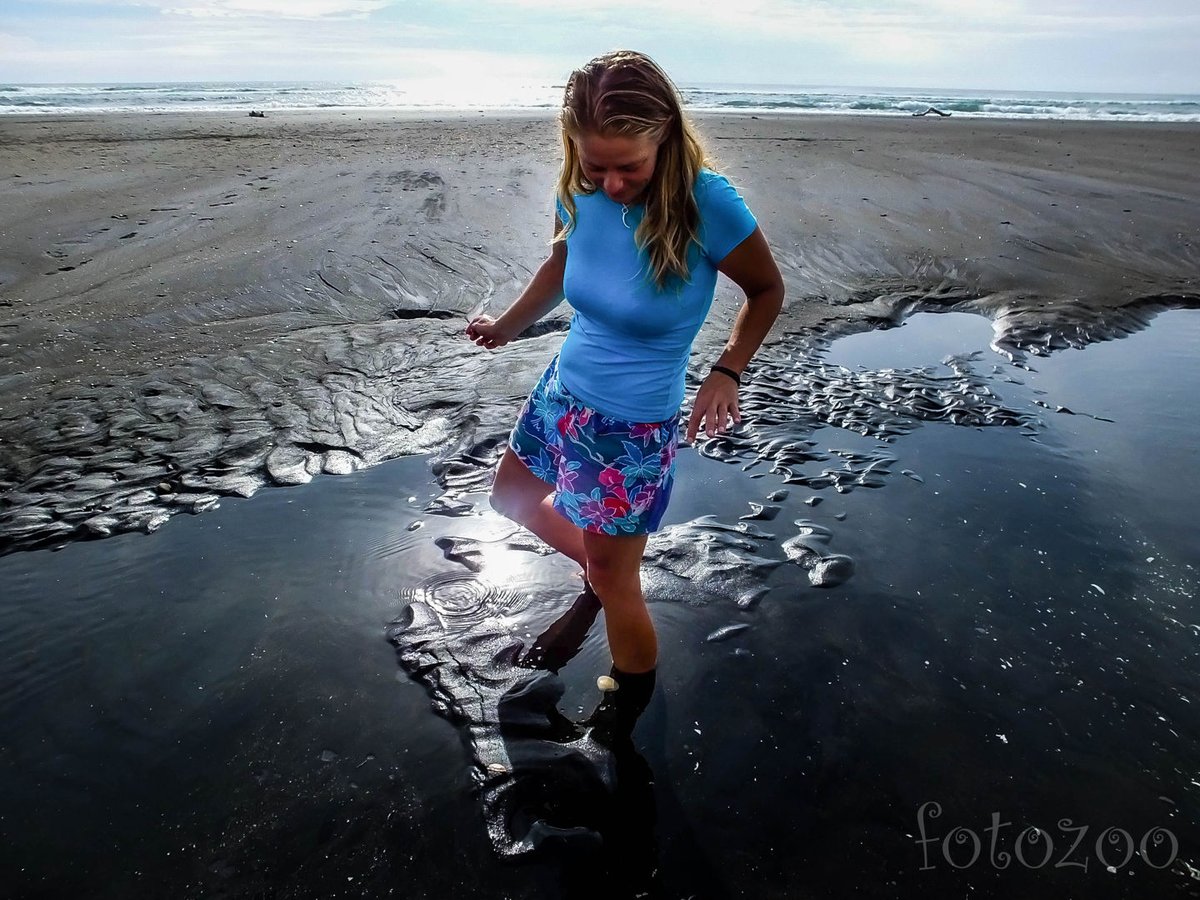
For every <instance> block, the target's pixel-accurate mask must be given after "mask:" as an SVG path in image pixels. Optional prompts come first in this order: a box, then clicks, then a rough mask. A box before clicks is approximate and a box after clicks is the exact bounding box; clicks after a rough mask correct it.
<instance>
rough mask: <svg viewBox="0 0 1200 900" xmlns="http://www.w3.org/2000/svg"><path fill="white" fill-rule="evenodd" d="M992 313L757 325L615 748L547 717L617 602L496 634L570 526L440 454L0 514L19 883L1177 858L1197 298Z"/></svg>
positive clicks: (12, 867) (581, 674)
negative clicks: (1035, 334) (792, 369)
mask: <svg viewBox="0 0 1200 900" xmlns="http://www.w3.org/2000/svg"><path fill="white" fill-rule="evenodd" d="M990 335H991V325H990V323H989V322H988V320H987V319H984V318H982V317H978V316H971V315H965V314H939V315H933V314H919V315H916V316H913V317H911V318H910V319H909V320H907V321H906V322H905V323H904V324H903V325H902V326H901V327H899V328H896V329H891V330H888V331H877V332H868V333H863V334H859V335H853V336H850V337H846V338H843V339H841V340H838V341H835V342H834V343H833V344H832V345H830V346H829V347H828V348H824V347H822V346H815V347H812V348H808V349H805V348H799V347H798V348H795V349H794V357H789V356H788V354H789V353H792V352H793V350H785V351H780V352H779V353H778V354H777V355H776V359H775V362H774V363H772V362H771V361H770V359H768V360H767V361H766V362H765V363H764V366H763V369H762V374H761V377H760V378H759V383H760V385H767V386H768V387H764V388H762V391H761V392H760V393H759V394H755V395H753V397H752V398H751V399H749V400H748V401H747V411H748V415H747V419H748V432H749V436H748V437H746V438H745V439H744V440H741V441H740V443H739V442H737V441H734V442H730V443H729V444H727V445H723V446H720V447H710V448H706V449H705V452H703V453H697V452H692V451H685V452H683V453H681V455H680V471H679V482H678V483H679V488H678V489H677V493H676V496H675V499H674V501H673V505H672V507H671V510H670V513H669V518H668V520H667V523H666V524H667V526H668V528H667V530H666V531H665V532H664V534H663V535H662V536H661V537H660V538H659V539H658V540H657V541H656V543H655V545H654V546H653V547H652V552H651V554H650V558H649V560H648V565H647V567H646V570H645V574H646V585H647V592H648V596H649V599H650V600H651V602H652V614H653V615H654V617H655V620H656V622H657V623H658V626H659V629H660V637H661V643H662V657H663V661H662V667H661V672H660V678H659V686H658V691H657V693H656V695H655V697H654V699H653V700H652V702H651V704H650V707H649V708H648V709H647V711H646V713H645V714H644V715H643V716H642V719H641V721H640V722H639V725H638V728H637V730H636V731H635V732H634V741H633V746H632V748H630V749H629V750H628V751H624V750H623V751H621V752H618V753H613V754H607V753H604V752H600V753H596V754H593V755H591V756H587V755H586V754H582V755H581V754H579V753H576V752H575V750H574V749H572V746H571V745H569V744H564V743H563V742H562V741H561V740H560V741H559V742H557V743H556V741H555V740H552V735H551V734H550V731H551V730H552V729H551V725H550V724H549V723H548V722H546V723H545V726H544V728H543V726H542V724H539V723H542V722H544V721H545V720H544V717H543V718H542V719H539V718H538V717H539V716H542V714H543V713H547V712H548V711H552V710H557V712H558V714H560V715H561V717H562V719H563V720H570V721H575V722H578V721H580V720H583V719H584V718H585V717H586V716H587V715H588V713H589V712H590V711H591V709H592V708H593V707H594V706H595V705H596V703H597V702H598V700H599V694H598V692H597V690H596V687H595V679H596V676H597V675H599V674H602V673H604V672H606V671H607V656H606V650H605V647H604V642H603V628H602V623H600V622H597V623H596V624H595V625H594V626H593V627H592V628H591V630H590V632H589V633H588V634H587V637H586V638H585V639H583V640H582V643H581V645H580V646H579V647H578V652H577V653H576V654H575V655H573V657H572V658H570V660H569V661H568V662H566V663H565V664H563V665H562V666H561V668H560V669H559V670H558V671H557V673H552V672H541V673H536V672H535V673H533V674H532V675H531V674H530V672H529V670H521V671H517V670H516V668H515V667H514V666H512V665H511V664H510V663H509V657H507V656H505V655H504V654H503V653H501V654H500V655H499V656H497V655H496V651H497V650H498V649H499V650H504V648H511V649H513V650H514V651H516V652H520V651H521V648H528V646H529V645H530V644H531V643H532V641H533V639H534V637H535V636H536V635H537V634H539V633H540V632H541V631H543V629H545V628H546V626H548V625H549V624H550V623H551V622H553V621H554V620H555V618H556V617H557V616H558V615H559V614H560V613H562V612H563V611H564V610H566V609H567V608H568V607H569V606H570V605H571V604H572V602H573V601H574V600H575V598H576V595H577V594H578V584H579V583H578V579H577V578H576V576H575V574H574V573H573V571H572V567H571V566H570V565H569V564H568V563H566V562H564V561H563V560H561V559H559V558H557V557H555V556H547V555H543V554H542V553H540V552H538V548H537V546H536V545H535V544H534V543H532V542H530V541H528V540H526V539H525V538H524V537H523V536H522V535H521V534H520V533H518V532H516V531H515V530H514V529H513V528H512V527H511V526H509V525H508V524H507V523H505V522H504V521H503V520H501V519H499V518H498V517H497V516H495V515H494V514H493V513H491V512H490V511H487V510H486V504H483V503H477V504H476V509H475V511H474V512H472V513H469V514H466V515H462V516H457V517H451V516H439V515H432V514H430V513H429V512H427V511H426V510H425V507H426V506H427V505H428V504H429V503H430V502H431V501H432V500H433V499H434V498H435V497H436V496H437V495H439V494H440V493H441V492H442V491H441V489H440V488H439V487H438V486H437V485H436V484H434V482H433V480H432V478H431V477H430V474H429V472H430V468H429V460H428V459H427V458H424V457H412V458H408V459H402V460H397V461H394V462H390V463H386V464H383V465H379V466H377V467H374V468H371V469H367V470H363V471H360V472H356V473H353V474H350V475H347V476H344V477H339V478H321V479H317V480H316V481H314V482H312V483H310V484H308V485H305V486H303V487H299V488H292V489H283V490H272V491H265V492H262V493H260V494H259V495H257V496H256V497H254V498H253V499H252V500H236V499H234V500H229V499H227V500H223V501H222V503H221V508H220V509H217V510H215V511H213V512H209V513H205V514H203V515H200V516H196V517H187V516H184V517H177V518H176V519H174V520H173V521H172V522H171V523H170V524H169V525H168V526H167V527H165V528H164V529H162V530H161V531H159V532H157V533H155V534H153V535H149V536H145V535H135V534H127V535H121V536H116V537H112V538H109V539H106V540H103V541H94V542H81V543H72V544H68V545H66V546H65V547H63V548H62V549H61V550H58V551H50V550H39V551H34V552H20V553H14V554H11V555H8V556H5V557H3V558H0V583H2V584H3V585H4V588H3V599H2V600H0V667H2V668H0V735H2V737H0V839H2V842H3V844H2V849H0V860H2V862H0V883H2V884H3V885H4V886H5V887H4V893H5V895H6V896H7V895H11V896H14V897H59V896H73V897H113V898H116V897H120V898H126V897H131V896H174V897H253V896H261V897H270V896H279V897H285V896H286V897H333V896H347V897H362V896H369V897H373V896H403V897H426V896H427V897H438V898H441V897H447V896H451V897H481V898H483V897H530V898H532V897H576V896H590V895H592V894H596V895H600V894H604V893H606V892H607V891H609V890H610V888H611V887H612V885H613V884H616V885H617V887H616V889H615V894H616V895H617V896H620V895H621V894H622V893H625V894H628V895H630V896H634V895H637V894H638V893H643V892H644V893H646V894H648V895H649V896H663V897H688V896H695V897H735V896H745V897H764V896H786V897H807V896H813V897H825V896H855V897H889V898H890V897H896V896H915V895H917V894H922V895H928V896H935V897H942V896H945V897H950V896H963V895H964V894H969V895H971V896H979V897H989V896H995V897H1009V896H1018V895H1020V896H1030V897H1061V896H1067V895H1069V896H1089V897H1130V898H1132V897H1138V898H1140V897H1144V896H1151V895H1156V894H1158V895H1161V894H1166V895H1185V896H1186V895H1195V894H1198V893H1200V880H1198V879H1200V871H1198V870H1200V827H1198V826H1197V824H1196V823H1197V821H1200V769H1198V768H1197V763H1196V760H1197V759H1200V727H1198V726H1200V722H1198V717H1197V711H1196V710H1197V704H1198V703H1200V675H1198V674H1197V673H1200V664H1198V663H1200V660H1198V659H1197V646H1198V642H1200V610H1198V609H1197V604H1196V596H1195V585H1196V574H1197V569H1198V568H1200V540H1197V537H1198V536H1200V534H1198V532H1197V529H1196V527H1195V524H1194V510H1195V509H1196V506H1197V502H1198V501H1200V476H1197V475H1196V474H1195V467H1194V465H1189V463H1190V462H1191V459H1192V454H1193V453H1194V452H1195V451H1194V448H1195V447H1196V446H1197V445H1198V444H1200V405H1198V402H1197V399H1196V398H1197V397H1200V363H1198V361H1197V357H1196V352H1195V348H1196V347H1197V346H1200V313H1196V312H1195V311H1186V310H1178V311H1169V312H1166V313H1163V314H1161V315H1160V316H1158V318H1156V319H1155V321H1154V323H1153V325H1152V326H1151V327H1150V328H1148V329H1147V330H1145V331H1142V332H1140V333H1137V334H1134V335H1131V336H1129V337H1126V338H1124V339H1122V340H1117V341H1111V342H1107V343H1101V344H1095V345H1092V346H1089V347H1087V348H1086V349H1084V350H1065V351H1060V352H1057V353H1054V354H1052V355H1050V356H1047V357H1030V358H1028V359H1027V360H1026V365H1027V368H1021V367H1017V366H1014V365H1012V364H1011V363H1010V362H1009V361H1008V360H1007V359H1006V358H1005V357H1004V356H1002V355H1000V354H998V353H995V352H993V351H992V350H990V349H989V342H990ZM947 359H948V360H949V361H948V362H946V361H944V360H947ZM793 364H794V365H795V366H798V367H800V368H798V369H796V371H804V372H810V371H811V372H812V373H815V375H816V376H817V378H816V380H822V381H823V383H826V384H827V388H826V387H823V388H822V389H821V390H820V391H814V392H811V393H806V394H803V395H801V394H797V393H795V392H793V391H792V389H791V388H790V387H789V382H788V381H787V380H786V378H782V377H776V375H775V374H773V373H776V372H785V373H786V372H787V371H788V366H789V365H793ZM773 365H774V366H775V367H776V368H775V369H772V368H771V367H772V366H773ZM772 379H774V380H772ZM768 388H769V389H768ZM875 389H878V393H873V391H875ZM955 392H965V394H971V396H965V394H964V396H965V400H964V402H963V404H961V405H960V404H957V403H956V402H951V400H952V398H953V396H954V395H955ZM863 397H867V399H868V400H870V403H869V404H867V405H870V404H876V403H877V404H878V405H877V406H876V407H872V408H873V409H875V412H874V413H872V415H873V416H874V418H872V417H871V416H867V417H865V418H861V417H858V416H857V413H856V410H857V409H859V408H861V407H862V406H863V400H862V398H863ZM856 403H857V404H858V406H856V405H855V404H856ZM914 410H918V411H920V410H924V411H925V412H924V413H922V416H923V417H922V416H918V417H916V418H914V417H913V415H912V413H913V411H914ZM754 413H757V414H758V416H759V422H760V423H762V424H760V425H757V426H756V425H755V424H754V422H753V418H754V416H753V414H754ZM839 422H840V423H842V424H843V425H850V426H852V427H840V426H839V425H838V424H837V423H839ZM956 422H957V424H955V423H956ZM860 425H861V426H862V427H859V426H860ZM885 426H886V427H885ZM474 499H475V500H477V501H478V500H479V498H478V497H475V498H474ZM739 529H740V530H739ZM834 556H837V557H841V558H844V559H845V560H847V561H848V562H847V563H846V570H845V572H844V573H843V574H845V576H846V577H845V578H844V579H842V580H840V581H837V580H834V583H828V584H826V585H825V586H818V584H817V582H818V581H819V580H820V579H819V578H815V576H814V574H813V573H814V572H815V571H816V570H817V567H818V564H819V563H820V561H821V560H824V559H829V558H832V557H834ZM414 601H415V603H414ZM410 605H412V606H413V608H417V607H419V606H420V605H423V606H425V607H427V608H429V609H431V610H432V611H433V612H434V614H435V617H434V618H433V619H431V620H429V624H428V625H427V627H426V628H425V630H423V631H420V632H419V633H418V631H417V630H416V623H415V622H414V620H413V618H412V613H411V609H410V610H409V612H408V613H407V614H406V607H409V606H410ZM394 623H398V624H394ZM737 625H746V626H748V627H746V628H742V629H730V628H728V626H737ZM714 635H719V637H717V638H716V639H710V638H713V637H714ZM389 638H390V642H389ZM450 660H453V665H452V666H448V661H450ZM451 669H452V670H453V671H451ZM513 698H516V700H515V701H514V700H513ZM514 703H515V706H516V708H517V711H518V713H520V712H521V711H524V712H525V713H527V714H529V715H530V719H529V721H530V722H532V723H533V724H532V725H530V727H529V729H527V730H526V731H524V732H522V733H521V734H520V735H519V736H518V737H517V738H514V737H513V733H514V732H513V731H512V729H511V728H508V729H507V730H506V726H505V722H506V720H505V716H506V713H505V710H506V709H512V708H513V705H514ZM506 704H507V705H506ZM497 710H499V712H498V713H497ZM533 713H536V715H533ZM497 716H498V717H499V718H498V720H497V718H496V717H497ZM509 721H510V722H511V720H509ZM539 728H542V731H539ZM543 732H544V733H543ZM564 746H566V747H567V749H562V748H563V747H564ZM554 748H558V749H554ZM497 754H500V755H497ZM498 759H504V760H507V768H505V767H504V766H505V765H506V764H505V763H499V762H496V760H498ZM579 760H583V762H582V763H578V761H579ZM576 763H578V764H576ZM489 764H495V765H497V766H500V768H497V769H493V770H491V771H489V770H488V765H489ZM605 848H607V849H605ZM1043 859H1045V862H1044V863H1043V862H1042V861H1043ZM608 895H612V894H608Z"/></svg>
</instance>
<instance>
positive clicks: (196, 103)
mask: <svg viewBox="0 0 1200 900" xmlns="http://www.w3.org/2000/svg"><path fill="white" fill-rule="evenodd" d="M482 91H483V92H482V93H481V89H480V87H479V86H477V85H476V86H472V87H471V89H470V91H469V92H468V91H467V90H466V89H464V87H463V86H462V85H461V84H446V85H441V84H438V83H435V82H428V81H426V82H420V83H403V82H371V83H363V84H337V83H319V82H290V81H289V82H284V81H279V82H192V83H165V82H164V83H158V84H0V115H5V114H7V115H21V114H30V113H45V114H69V113H105V112H113V113H148V112H172V111H176V110H186V111H192V112H204V111H209V112H220V111H242V110H245V111H250V110H285V109H290V110H298V109H359V110H361V109H408V110H412V109H553V108H554V107H556V106H557V105H558V102H559V99H560V97H561V91H562V87H561V85H551V84H518V83H498V84H495V85H489V86H486V87H485V88H483V89H482ZM682 92H683V95H684V100H685V102H686V103H687V105H688V106H689V108H691V109H694V110H705V111H738V112H776V113H778V112H796V113H807V114H831V115H856V116H857V115H861V116H909V115H913V114H916V113H921V112H924V111H926V110H928V109H929V108H930V107H935V108H936V109H939V110H941V111H943V112H946V113H949V114H951V115H954V116H960V117H970V118H1005V119H1071V120H1085V121H1100V122H1114V121H1118V122H1119V121H1128V122H1200V95H1194V94H1193V95H1182V94H1180V95H1158V94H1153V95H1152V94H1094V93H1046V92H1040V91H994V90H992V91H982V90H981V91H962V90H914V89H893V88H862V87H797V86H786V85H692V86H683V87H682Z"/></svg>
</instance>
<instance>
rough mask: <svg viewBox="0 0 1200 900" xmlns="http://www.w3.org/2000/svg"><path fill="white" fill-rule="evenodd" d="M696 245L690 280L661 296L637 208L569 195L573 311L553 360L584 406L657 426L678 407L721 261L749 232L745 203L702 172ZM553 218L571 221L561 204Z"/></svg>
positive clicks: (671, 284) (567, 287)
mask: <svg viewBox="0 0 1200 900" xmlns="http://www.w3.org/2000/svg"><path fill="white" fill-rule="evenodd" d="M694 196H695V198H696V205H697V206H698V207H699V209H700V229H699V245H697V244H695V243H693V244H692V246H691V248H690V250H689V252H688V270H689V273H690V278H689V280H688V281H687V282H686V283H685V282H682V281H680V280H679V279H678V278H672V279H669V280H668V282H667V286H666V287H665V288H664V289H663V290H659V289H658V287H657V286H656V285H655V283H654V280H653V278H652V277H651V276H650V274H649V258H648V255H647V254H646V253H645V252H643V251H639V250H638V248H637V245H636V244H635V242H634V233H635V231H636V230H637V226H638V224H639V223H640V222H641V220H642V214H643V211H644V210H643V207H642V206H641V205H640V204H639V205H635V206H631V207H629V209H628V212H627V213H625V215H624V221H622V212H623V208H622V206H621V204H620V203H616V202H615V201H613V200H610V199H609V198H608V196H607V195H606V194H605V193H604V192H603V191H596V192H595V193H592V194H576V195H575V198H574V199H575V211H576V217H575V227H574V228H573V229H572V231H571V233H570V234H569V235H567V267H566V272H565V274H564V276H563V292H564V293H565V294H566V298H567V302H568V303H570V304H571V306H572V307H573V308H574V309H575V315H574V317H573V318H572V319H571V328H570V330H569V331H568V332H567V337H566V340H565V341H564V342H563V345H562V350H561V351H560V352H559V357H558V371H559V377H560V378H561V380H562V383H563V385H564V386H565V387H566V389H567V390H568V391H570V392H571V393H572V394H574V395H575V396H576V397H577V398H578V399H579V400H580V401H581V402H582V403H583V404H584V405H586V406H590V407H591V408H593V409H595V410H596V411H598V412H600V413H603V414H604V415H607V416H613V417H615V418H619V419H625V420H627V421H631V422H661V421H663V420H664V419H669V418H671V416H673V415H675V413H676V412H678V411H679V407H680V405H681V404H682V403H683V395H684V375H685V373H686V371H687V362H688V356H689V354H690V353H691V349H692V342H693V341H694V340H695V338H696V334H697V333H698V332H699V331H700V326H701V325H703V324H704V319H705V317H706V316H707V315H708V310H709V308H710V307H711V306H712V301H713V292H714V291H715V289H716V284H717V268H716V267H717V264H718V263H720V261H721V260H722V259H724V258H725V255H726V254H727V253H729V251H730V250H732V249H733V248H734V247H736V246H737V245H738V244H740V243H741V242H742V241H744V240H745V239H746V238H747V237H749V236H750V234H751V233H752V232H753V231H754V229H755V227H756V224H757V223H756V222H755V220H754V216H753V214H752V213H751V212H750V210H749V209H748V208H747V207H746V202H745V201H744V200H743V199H742V197H741V195H740V194H739V193H738V192H737V190H736V189H735V188H734V186H733V185H732V184H730V183H729V180H728V179H727V178H725V176H724V175H719V174H717V173H716V172H710V171H709V170H707V169H705V170H703V171H701V173H700V175H699V176H698V177H697V179H696V187H695V189H694ZM557 208H558V216H559V219H561V220H562V221H564V222H565V221H566V220H567V213H566V210H564V209H563V207H562V206H561V204H557Z"/></svg>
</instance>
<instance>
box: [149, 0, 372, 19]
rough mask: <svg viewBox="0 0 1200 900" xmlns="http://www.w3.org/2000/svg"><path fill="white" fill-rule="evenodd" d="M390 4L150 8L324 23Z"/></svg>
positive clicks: (253, 0) (346, 1)
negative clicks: (324, 20) (318, 20)
mask: <svg viewBox="0 0 1200 900" xmlns="http://www.w3.org/2000/svg"><path fill="white" fill-rule="evenodd" d="M392 2H393V0H210V2H208V3H200V4H194V5H192V6H170V5H167V4H166V3H156V4H153V5H155V6H158V7H160V8H161V9H162V11H163V12H164V13H168V14H171V15H183V16H192V17H193V18H221V19H239V18H271V19H327V18H345V17H361V16H366V15H369V14H371V13H373V12H378V11H379V10H381V9H383V8H385V7H387V6H390V5H391V3H392Z"/></svg>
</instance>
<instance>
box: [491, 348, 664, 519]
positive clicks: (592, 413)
mask: <svg viewBox="0 0 1200 900" xmlns="http://www.w3.org/2000/svg"><path fill="white" fill-rule="evenodd" d="M508 444H509V446H510V447H511V448H512V449H513V452H514V453H516V454H517V456H518V457H519V458H520V460H521V461H522V462H523V463H525V465H526V466H528V467H529V471H531V472H532V473H533V474H534V475H536V476H537V477H538V478H540V479H542V481H545V482H546V483H547V484H552V485H554V508H555V509H557V510H558V511H559V512H560V513H562V514H563V515H564V516H566V517H567V518H568V519H570V520H571V521H572V522H574V523H575V524H576V525H578V526H579V527H580V528H583V529H584V530H586V531H594V532H598V533H603V534H647V533H649V532H652V531H656V530H657V529H658V526H659V523H660V522H661V521H662V517H663V514H664V513H665V512H666V511H667V503H668V502H669V501H670V499H671V487H672V485H673V484H674V480H675V449H676V447H677V446H678V444H679V415H678V414H676V415H675V416H672V417H671V418H670V419H668V420H666V421H665V422H627V421H625V420H624V419H615V418H613V417H611V416H606V415H603V414H601V413H599V412H597V411H596V410H594V409H590V408H589V407H586V406H584V405H583V404H582V403H580V402H579V401H578V400H577V399H576V398H575V397H572V396H571V394H570V392H568V391H567V389H566V388H565V387H564V386H563V384H562V382H561V381H559V378H558V357H555V358H554V359H553V360H551V361H550V365H549V366H547V367H546V371H545V373H544V374H543V375H542V377H541V380H540V381H538V383H537V386H536V387H535V388H534V389H533V392H532V393H531V394H530V395H529V399H528V400H526V401H525V406H524V407H522V409H521V415H520V416H519V417H518V419H517V425H516V427H515V428H514V429H513V433H512V436H511V437H510V438H509V442H508Z"/></svg>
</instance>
